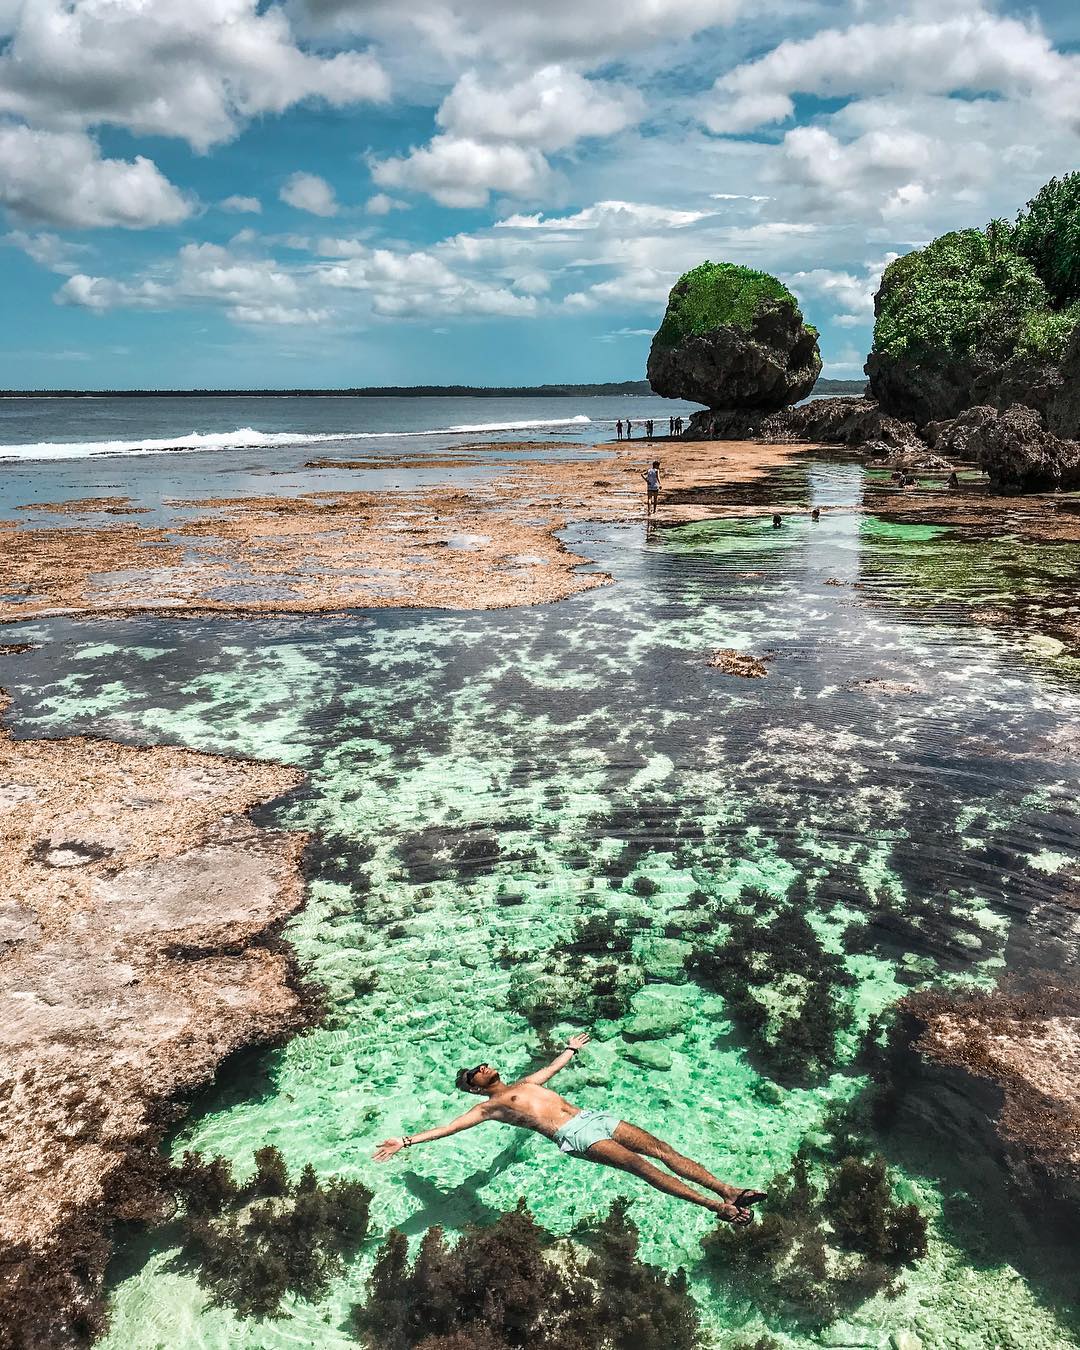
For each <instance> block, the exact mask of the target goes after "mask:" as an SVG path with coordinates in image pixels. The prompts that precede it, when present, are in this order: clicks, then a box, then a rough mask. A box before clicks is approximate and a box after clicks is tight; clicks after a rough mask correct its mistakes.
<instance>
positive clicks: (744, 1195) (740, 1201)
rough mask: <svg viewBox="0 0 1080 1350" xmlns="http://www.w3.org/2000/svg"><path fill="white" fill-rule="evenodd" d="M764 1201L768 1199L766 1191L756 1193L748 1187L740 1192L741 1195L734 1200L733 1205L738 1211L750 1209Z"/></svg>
mask: <svg viewBox="0 0 1080 1350" xmlns="http://www.w3.org/2000/svg"><path fill="white" fill-rule="evenodd" d="M764 1199H766V1195H765V1192H764V1191H755V1190H752V1189H751V1188H750V1187H749V1186H747V1187H745V1188H744V1189H743V1190H741V1191H740V1192H739V1194H738V1195H737V1196H736V1197H735V1199H734V1200H732V1202H731V1203H732V1204H733V1205H734V1206H735V1207H736V1209H746V1208H748V1206H750V1205H756V1204H758V1203H759V1201H761V1200H764Z"/></svg>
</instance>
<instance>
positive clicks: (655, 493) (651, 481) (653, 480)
mask: <svg viewBox="0 0 1080 1350" xmlns="http://www.w3.org/2000/svg"><path fill="white" fill-rule="evenodd" d="M641 476H642V478H644V479H645V514H646V515H647V516H655V515H656V507H657V505H658V503H659V501H660V461H659V460H658V459H654V460H653V462H652V463H651V464H650V465H649V467H648V468H647V469H642V471H641Z"/></svg>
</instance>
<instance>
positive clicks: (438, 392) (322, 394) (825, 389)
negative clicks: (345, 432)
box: [0, 380, 866, 398]
mask: <svg viewBox="0 0 1080 1350" xmlns="http://www.w3.org/2000/svg"><path fill="white" fill-rule="evenodd" d="M865 390H866V381H865V380H818V382H817V384H816V385H815V386H814V393H815V394H862V393H864V392H865ZM602 395H608V396H612V395H614V396H618V395H623V396H626V397H639V396H642V395H648V396H649V397H655V395H654V394H653V391H652V390H651V389H650V388H649V382H648V380H623V381H621V382H618V383H612V384H535V385H507V386H503V387H498V386H490V385H471V384H410V385H402V384H387V385H372V386H369V387H368V388H364V389H4V390H2V391H0V398H597V397H600V396H602Z"/></svg>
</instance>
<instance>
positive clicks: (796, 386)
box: [648, 262, 821, 411]
mask: <svg viewBox="0 0 1080 1350" xmlns="http://www.w3.org/2000/svg"><path fill="white" fill-rule="evenodd" d="M820 374H821V356H820V354H819V352H818V335H817V330H816V329H815V328H812V327H811V326H810V325H809V324H807V323H805V322H804V320H803V316H802V313H801V312H800V310H799V305H798V301H797V300H796V299H795V297H794V296H793V295H792V294H791V292H790V291H789V290H788V288H787V287H786V286H785V285H784V284H783V282H781V281H778V280H777V278H776V277H773V276H770V275H769V274H768V273H767V272H759V271H756V270H755V269H754V268H751V267H742V266H739V265H737V264H736V263H725V262H721V263H714V262H703V263H699V264H698V266H697V267H695V268H693V269H691V271H689V272H686V273H685V274H684V275H683V276H682V277H680V278H679V280H678V281H677V282H676V283H675V285H674V286H673V287H672V289H671V294H670V296H669V297H668V305H667V311H666V313H665V314H664V319H663V322H662V323H661V325H660V327H659V329H658V330H657V332H656V336H655V337H654V338H653V342H652V348H651V350H650V352H649V365H648V378H649V383H650V384H651V385H652V387H653V389H655V390H656V392H657V393H658V394H660V395H662V396H663V397H664V398H685V399H689V400H690V401H691V402H693V403H704V404H705V405H706V406H707V407H709V408H743V409H758V410H763V411H774V410H776V409H779V408H783V407H785V406H786V405H787V404H789V403H797V402H798V401H799V399H801V398H805V397H806V396H807V395H808V394H809V393H810V391H811V390H812V389H813V387H814V384H815V383H816V381H817V377H818V376H819V375H820Z"/></svg>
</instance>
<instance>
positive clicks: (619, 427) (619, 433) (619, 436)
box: [615, 417, 622, 441]
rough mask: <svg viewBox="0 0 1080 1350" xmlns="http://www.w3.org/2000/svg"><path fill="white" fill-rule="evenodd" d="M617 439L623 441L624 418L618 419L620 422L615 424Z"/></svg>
mask: <svg viewBox="0 0 1080 1350" xmlns="http://www.w3.org/2000/svg"><path fill="white" fill-rule="evenodd" d="M615 439H616V440H617V441H621V440H622V418H621V417H620V418H619V419H618V421H617V422H616V423H615Z"/></svg>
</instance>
